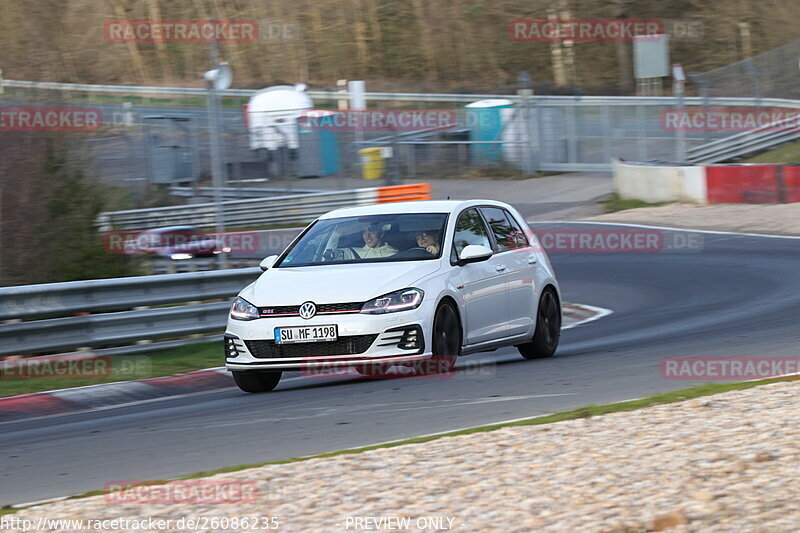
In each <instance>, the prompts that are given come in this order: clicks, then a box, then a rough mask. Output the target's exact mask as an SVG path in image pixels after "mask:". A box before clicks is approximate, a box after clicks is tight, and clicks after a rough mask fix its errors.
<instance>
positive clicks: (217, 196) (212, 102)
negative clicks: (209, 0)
mask: <svg viewBox="0 0 800 533" xmlns="http://www.w3.org/2000/svg"><path fill="white" fill-rule="evenodd" d="M211 64H212V65H213V68H212V70H209V71H208V72H206V73H205V74H204V75H203V78H204V79H205V80H206V87H207V88H208V125H209V142H210V145H211V177H212V180H213V187H214V208H215V209H214V210H215V217H214V218H215V219H216V220H215V222H216V224H215V225H216V230H217V236H218V237H217V238H219V239H222V238H224V234H225V210H224V207H223V205H222V185H223V183H224V182H225V181H227V180H224V179H223V175H224V172H225V169H224V166H223V162H222V155H221V148H220V138H219V137H220V125H219V96H218V95H217V91H219V90H225V89H227V88H228V87H230V86H231V82H232V81H233V72H232V71H231V67H230V66H229V65H228V64H227V63H220V62H219V58H218V53H217V43H216V42H212V43H211ZM217 261H218V265H219V268H220V269H225V268H227V267H228V261H227V257H225V254H224V253H219V254H217Z"/></svg>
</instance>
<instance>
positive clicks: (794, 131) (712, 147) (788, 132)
mask: <svg viewBox="0 0 800 533" xmlns="http://www.w3.org/2000/svg"><path fill="white" fill-rule="evenodd" d="M797 139H800V130H798V128H797V118H796V117H788V118H785V119H783V120H780V121H775V122H773V123H771V124H766V125H764V126H760V127H758V128H754V129H752V130H749V131H744V132H741V133H737V134H735V135H731V136H729V137H725V138H722V139H718V140H716V141H712V142H710V143H706V144H702V145H700V146H695V147H693V148H690V149H689V150H688V151H687V154H688V157H687V159H688V160H689V161H690V162H692V163H719V162H721V161H730V160H731V159H735V158H737V157H742V156H745V155H749V154H752V153H753V152H758V151H761V150H768V149H771V148H773V147H776V146H779V145H782V144H786V143H789V142H792V141H796V140H797Z"/></svg>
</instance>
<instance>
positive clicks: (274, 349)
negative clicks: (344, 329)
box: [244, 335, 378, 359]
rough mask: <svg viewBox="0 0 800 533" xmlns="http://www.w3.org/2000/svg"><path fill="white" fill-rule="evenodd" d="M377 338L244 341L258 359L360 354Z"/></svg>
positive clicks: (369, 336) (368, 336)
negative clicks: (278, 342) (277, 341)
mask: <svg viewBox="0 0 800 533" xmlns="http://www.w3.org/2000/svg"><path fill="white" fill-rule="evenodd" d="M376 338H378V336H377V335H352V336H349V337H339V339H338V340H335V341H331V342H301V343H297V344H275V341H244V343H245V345H246V346H247V349H248V351H249V352H250V353H251V354H252V355H253V357H255V358H256V359H278V358H282V357H320V356H328V355H355V354H360V353H364V352H366V351H367V350H368V349H369V347H370V346H372V343H373V342H375V339H376Z"/></svg>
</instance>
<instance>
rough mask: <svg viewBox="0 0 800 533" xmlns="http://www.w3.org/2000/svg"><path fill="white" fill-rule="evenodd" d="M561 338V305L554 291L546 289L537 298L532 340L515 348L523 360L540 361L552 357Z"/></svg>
mask: <svg viewBox="0 0 800 533" xmlns="http://www.w3.org/2000/svg"><path fill="white" fill-rule="evenodd" d="M560 336H561V304H560V302H559V301H558V296H557V295H556V291H555V290H553V289H552V288H550V287H548V288H546V289H545V290H544V291H543V292H542V296H541V298H539V305H538V307H537V310H536V330H535V331H534V333H533V340H531V342H527V343H525V344H520V345H519V346H517V349H518V350H519V353H520V355H522V357H524V358H525V359H542V358H544V357H552V356H553V354H555V353H556V350H557V349H558V340H559V337H560Z"/></svg>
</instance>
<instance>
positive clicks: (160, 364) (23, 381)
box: [0, 342, 225, 397]
mask: <svg viewBox="0 0 800 533" xmlns="http://www.w3.org/2000/svg"><path fill="white" fill-rule="evenodd" d="M110 359H111V372H110V375H109V376H106V377H101V378H91V379H61V378H20V379H14V378H15V376H13V375H11V374H3V372H2V370H0V384H2V385H0V397H6V396H16V395H18V394H28V393H32V392H42V391H48V390H55V389H70V388H73V387H83V386H86V385H98V384H100V383H112V382H115V381H128V380H134V379H145V378H154V377H160V376H172V375H174V374H181V373H184V372H191V371H193V370H202V369H204V368H210V367H215V366H222V365H223V364H224V363H225V359H224V357H223V352H222V343H221V342H207V343H202V344H190V345H187V346H180V347H178V348H170V349H167V350H164V351H161V352H154V353H152V354H142V355H114V356H111V357H110Z"/></svg>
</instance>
